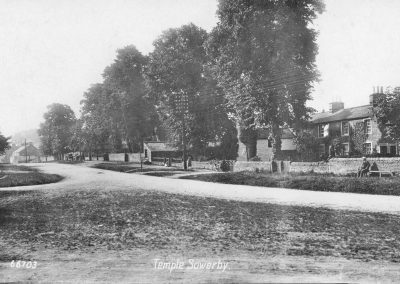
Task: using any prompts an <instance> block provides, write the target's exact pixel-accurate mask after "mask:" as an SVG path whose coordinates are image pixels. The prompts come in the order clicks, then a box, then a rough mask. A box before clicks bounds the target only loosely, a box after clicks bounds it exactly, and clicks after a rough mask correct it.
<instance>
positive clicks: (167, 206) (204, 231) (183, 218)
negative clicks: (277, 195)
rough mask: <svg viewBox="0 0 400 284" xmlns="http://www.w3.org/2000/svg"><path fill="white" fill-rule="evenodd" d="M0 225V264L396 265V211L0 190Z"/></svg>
mask: <svg viewBox="0 0 400 284" xmlns="http://www.w3.org/2000/svg"><path fill="white" fill-rule="evenodd" d="M0 227H1V230H0V240H1V242H0V261H11V260H12V259H18V258H21V257H24V258H25V259H26V258H27V257H29V252H30V251H35V250H40V249H43V248H48V249H52V248H57V249H61V250H65V251H75V250H76V251H82V250H87V249H93V250H97V249H106V250H107V249H108V250H116V251H118V250H126V249H134V248H145V249H169V250H173V251H174V252H177V253H179V252H185V251H192V250H196V249H201V248H207V249H210V250H212V251H213V252H215V253H223V252H225V251H230V250H240V251H247V252H257V253H263V254H265V255H291V256H293V255H296V256H332V257H344V258H348V259H359V260H362V261H370V260H385V261H390V262H400V238H398V236H399V233H400V217H399V216H394V215H387V214H377V213H361V212H351V211H338V210H330V209H322V208H309V207H298V206H282V205H273V204H261V203H246V202H236V201H226V200H218V199H212V198H200V197H193V196H184V195H174V194H167V193H160V192H143V191H131V192H127V191H124V192H122V191H110V192H98V191H91V190H89V191H78V192H76V191H74V192H63V193H60V194H46V193H44V192H32V191H25V192H11V191H10V192H0ZM26 244H28V245H26ZM21 248H25V251H21ZM21 254H22V255H21Z"/></svg>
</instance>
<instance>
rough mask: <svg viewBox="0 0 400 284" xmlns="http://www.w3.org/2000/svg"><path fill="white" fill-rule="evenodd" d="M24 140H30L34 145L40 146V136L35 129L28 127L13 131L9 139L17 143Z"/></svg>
mask: <svg viewBox="0 0 400 284" xmlns="http://www.w3.org/2000/svg"><path fill="white" fill-rule="evenodd" d="M25 139H26V142H32V143H33V145H35V146H36V147H39V146H40V138H39V134H38V133H37V129H29V130H24V131H20V132H17V133H15V134H14V135H12V136H11V141H12V142H13V143H16V144H17V145H22V144H23V143H25Z"/></svg>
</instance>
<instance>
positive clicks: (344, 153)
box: [342, 143, 350, 156]
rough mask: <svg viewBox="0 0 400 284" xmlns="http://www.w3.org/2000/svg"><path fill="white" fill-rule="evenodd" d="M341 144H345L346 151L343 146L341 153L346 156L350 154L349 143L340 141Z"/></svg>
mask: <svg viewBox="0 0 400 284" xmlns="http://www.w3.org/2000/svg"><path fill="white" fill-rule="evenodd" d="M342 145H347V148H348V152H347V153H346V152H345V150H344V147H343V155H344V156H348V155H349V154H350V143H342Z"/></svg>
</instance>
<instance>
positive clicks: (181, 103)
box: [175, 90, 189, 171]
mask: <svg viewBox="0 0 400 284" xmlns="http://www.w3.org/2000/svg"><path fill="white" fill-rule="evenodd" d="M175 105H176V110H177V112H178V116H179V117H180V119H181V125H182V129H181V131H182V152H183V153H182V156H183V157H182V158H183V170H185V171H187V153H186V152H187V149H186V146H187V145H186V144H187V141H186V123H185V115H186V113H187V112H189V101H188V95H187V94H186V93H185V92H184V91H183V90H181V91H180V92H179V93H175Z"/></svg>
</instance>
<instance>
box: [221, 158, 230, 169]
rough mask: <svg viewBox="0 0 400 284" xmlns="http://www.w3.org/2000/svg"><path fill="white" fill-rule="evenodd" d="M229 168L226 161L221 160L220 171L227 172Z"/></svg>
mask: <svg viewBox="0 0 400 284" xmlns="http://www.w3.org/2000/svg"><path fill="white" fill-rule="evenodd" d="M230 168H231V167H230V164H229V161H227V160H222V161H221V165H220V169H221V171H223V172H229V170H230Z"/></svg>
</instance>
